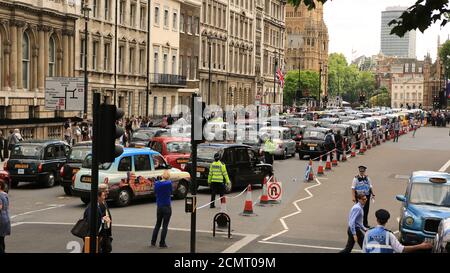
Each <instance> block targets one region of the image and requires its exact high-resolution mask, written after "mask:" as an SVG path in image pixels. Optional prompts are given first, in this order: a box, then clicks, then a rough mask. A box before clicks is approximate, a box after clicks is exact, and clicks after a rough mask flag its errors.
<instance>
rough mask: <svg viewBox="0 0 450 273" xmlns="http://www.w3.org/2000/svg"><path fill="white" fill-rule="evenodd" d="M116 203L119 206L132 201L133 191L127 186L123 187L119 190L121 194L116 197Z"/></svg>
mask: <svg viewBox="0 0 450 273" xmlns="http://www.w3.org/2000/svg"><path fill="white" fill-rule="evenodd" d="M115 203H116V205H117V206H119V207H126V206H128V205H129V204H130V203H131V193H130V190H129V189H127V188H122V189H120V191H119V195H118V197H117V199H116V202H115Z"/></svg>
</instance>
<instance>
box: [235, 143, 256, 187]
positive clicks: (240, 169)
mask: <svg viewBox="0 0 450 273" xmlns="http://www.w3.org/2000/svg"><path fill="white" fill-rule="evenodd" d="M249 152H251V151H250V149H248V148H246V147H239V148H236V149H235V155H236V168H237V172H236V176H235V178H236V184H237V185H236V186H246V185H248V184H256V183H258V182H259V181H260V180H257V177H256V174H255V172H254V169H253V167H252V162H251V161H250V155H249Z"/></svg>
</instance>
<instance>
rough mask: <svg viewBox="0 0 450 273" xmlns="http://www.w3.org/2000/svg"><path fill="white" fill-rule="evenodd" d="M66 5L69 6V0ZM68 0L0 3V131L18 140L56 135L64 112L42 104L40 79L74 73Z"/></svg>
mask: <svg viewBox="0 0 450 273" xmlns="http://www.w3.org/2000/svg"><path fill="white" fill-rule="evenodd" d="M70 3H72V4H70ZM76 20H77V15H76V11H75V6H74V4H73V2H70V1H69V2H67V1H60V0H49V1H37V0H22V1H9V0H2V1H0V41H1V42H0V52H1V54H0V129H1V130H2V131H3V134H4V135H5V136H8V135H9V134H7V131H9V130H10V129H14V128H18V129H20V130H21V133H22V135H23V137H24V138H41V139H42V138H62V129H63V127H62V124H63V120H64V116H72V115H73V114H74V113H70V112H58V111H48V110H46V109H45V108H44V105H45V103H44V101H45V78H46V77H49V76H50V77H51V76H65V77H69V76H74V75H75V74H74V67H75V54H74V47H75V21H76Z"/></svg>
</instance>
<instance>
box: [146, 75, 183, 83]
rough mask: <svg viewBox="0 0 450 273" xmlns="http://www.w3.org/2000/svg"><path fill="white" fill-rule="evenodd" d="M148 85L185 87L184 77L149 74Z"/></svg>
mask: <svg viewBox="0 0 450 273" xmlns="http://www.w3.org/2000/svg"><path fill="white" fill-rule="evenodd" d="M150 83H152V84H164V85H183V86H184V85H186V76H181V75H172V74H159V73H150Z"/></svg>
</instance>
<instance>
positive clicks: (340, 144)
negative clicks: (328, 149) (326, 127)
mask: <svg viewBox="0 0 450 273" xmlns="http://www.w3.org/2000/svg"><path fill="white" fill-rule="evenodd" d="M334 141H335V142H336V149H337V160H338V161H341V154H342V153H343V149H344V148H343V145H344V138H343V137H342V135H341V130H337V132H336V135H335V136H334Z"/></svg>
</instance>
